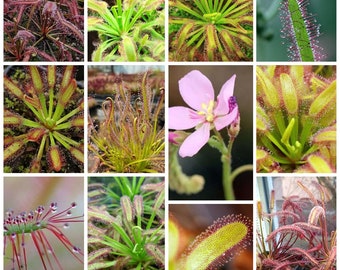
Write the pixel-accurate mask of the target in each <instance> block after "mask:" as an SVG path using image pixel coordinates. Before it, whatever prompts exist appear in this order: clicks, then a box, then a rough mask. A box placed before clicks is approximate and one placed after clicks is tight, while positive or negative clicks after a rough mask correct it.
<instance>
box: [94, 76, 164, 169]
mask: <svg viewBox="0 0 340 270" xmlns="http://www.w3.org/2000/svg"><path fill="white" fill-rule="evenodd" d="M136 76H139V77H140V78H141V80H142V81H141V82H138V84H137V85H138V89H137V91H134V89H131V88H130V84H129V83H128V82H127V81H124V79H120V80H119V78H118V83H116V84H113V82H112V86H113V87H114V89H113V90H112V91H111V93H110V95H109V96H107V97H106V99H105V100H104V101H103V102H102V104H101V107H102V111H103V113H104V119H101V120H99V123H98V124H96V123H95V119H92V118H90V126H89V160H90V162H89V165H90V166H89V170H90V171H91V172H162V171H164V146H165V142H164V127H163V125H160V123H159V119H160V118H161V114H162V111H163V109H164V108H163V106H164V88H162V89H155V88H154V87H153V85H151V83H150V82H151V78H150V76H149V73H148V72H146V73H145V74H144V75H136ZM162 78H163V77H162ZM162 80H163V79H162ZM109 84H110V83H109Z"/></svg>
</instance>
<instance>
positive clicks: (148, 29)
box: [87, 0, 166, 62]
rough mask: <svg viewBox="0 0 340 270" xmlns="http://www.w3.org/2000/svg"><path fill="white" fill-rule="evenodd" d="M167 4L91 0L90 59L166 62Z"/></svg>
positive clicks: (152, 0)
mask: <svg viewBox="0 0 340 270" xmlns="http://www.w3.org/2000/svg"><path fill="white" fill-rule="evenodd" d="M164 7H165V1H164V0H145V1H137V0H132V1H123V0H117V1H111V0H110V1H103V0H88V14H89V17H88V23H87V30H88V45H89V46H88V54H89V55H88V59H89V61H93V62H155V61H156V62H164V60H165V45H166V44H165V9H164Z"/></svg>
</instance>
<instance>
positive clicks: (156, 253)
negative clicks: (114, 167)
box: [88, 177, 165, 270]
mask: <svg viewBox="0 0 340 270" xmlns="http://www.w3.org/2000/svg"><path fill="white" fill-rule="evenodd" d="M99 179H100V178H90V184H89V200H90V203H89V209H88V218H89V225H88V226H89V227H88V233H89V239H88V252H89V256H88V263H89V268H88V269H90V270H92V269H104V268H105V269H108V268H109V267H114V269H149V270H153V269H154V270H156V269H164V196H165V192H164V181H163V180H160V179H157V178H144V177H140V178H137V177H133V178H127V177H123V178H119V177H114V178H104V179H103V181H104V184H103V183H101V184H99V183H92V182H93V180H94V181H97V180H99Z"/></svg>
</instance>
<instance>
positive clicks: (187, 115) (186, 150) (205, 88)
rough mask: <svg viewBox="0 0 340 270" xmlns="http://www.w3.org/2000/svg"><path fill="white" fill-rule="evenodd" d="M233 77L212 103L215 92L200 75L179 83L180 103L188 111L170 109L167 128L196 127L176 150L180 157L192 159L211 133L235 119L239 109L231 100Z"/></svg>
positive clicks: (197, 74)
mask: <svg viewBox="0 0 340 270" xmlns="http://www.w3.org/2000/svg"><path fill="white" fill-rule="evenodd" d="M235 78H236V75H233V76H232V77H231V78H230V79H229V80H228V81H227V82H226V83H225V84H224V85H223V86H222V89H221V91H220V93H219V95H218V96H217V101H215V95H214V88H213V86H212V84H211V82H210V81H209V79H208V78H207V77H206V76H204V75H203V74H202V73H201V72H200V71H198V70H193V71H191V72H189V73H188V74H187V75H185V76H184V77H183V78H182V79H180V80H179V82H178V83H179V91H180V93H181V96H182V98H183V100H184V101H185V102H186V103H187V104H188V105H189V106H190V107H191V108H187V107H183V106H176V107H171V108H169V113H170V117H169V128H170V129H175V130H186V129H190V128H193V127H195V129H196V130H195V131H194V132H193V133H192V134H190V135H189V136H188V137H187V138H186V139H185V140H184V142H183V143H182V145H181V147H180V149H179V155H180V156H181V157H192V156H193V155H195V154H196V153H197V152H198V151H199V150H200V149H201V148H202V147H203V146H204V145H205V144H206V143H207V142H208V140H209V137H210V130H211V129H212V128H216V130H221V129H222V128H224V127H226V126H228V125H230V124H231V123H233V121H235V120H236V119H237V117H238V113H239V112H238V106H237V103H236V99H235V97H234V96H233V92H234V84H235Z"/></svg>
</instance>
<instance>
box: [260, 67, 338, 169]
mask: <svg viewBox="0 0 340 270" xmlns="http://www.w3.org/2000/svg"><path fill="white" fill-rule="evenodd" d="M256 82H257V83H256V87H257V89H256V90H257V91H256V92H257V94H256V95H257V96H256V113H257V114H256V134H257V150H256V158H257V164H256V166H257V172H261V173H269V172H284V173H335V172H336V66H334V65H333V66H324V65H322V66H314V65H308V66H307V65H305V66H301V65H294V66H281V65H270V66H257V67H256Z"/></svg>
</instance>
